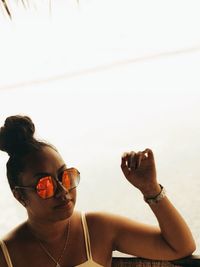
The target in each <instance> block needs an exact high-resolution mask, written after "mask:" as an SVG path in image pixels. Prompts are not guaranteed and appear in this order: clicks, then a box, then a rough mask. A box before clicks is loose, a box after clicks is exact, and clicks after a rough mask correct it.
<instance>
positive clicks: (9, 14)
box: [1, 0, 12, 19]
mask: <svg viewBox="0 0 200 267" xmlns="http://www.w3.org/2000/svg"><path fill="white" fill-rule="evenodd" d="M1 2H2V4H3V7H4V8H5V10H6V13H7V14H8V16H9V17H10V19H12V16H11V13H10V10H9V8H8V5H7V3H6V0H1Z"/></svg>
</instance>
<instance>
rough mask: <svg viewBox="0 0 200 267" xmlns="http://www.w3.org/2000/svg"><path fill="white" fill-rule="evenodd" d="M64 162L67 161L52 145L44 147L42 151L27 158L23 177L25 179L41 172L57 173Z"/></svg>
mask: <svg viewBox="0 0 200 267" xmlns="http://www.w3.org/2000/svg"><path fill="white" fill-rule="evenodd" d="M63 164H65V162H64V160H63V159H62V157H61V156H60V154H59V153H58V152H57V151H55V150H54V149H52V148H50V147H44V148H43V149H42V150H41V151H38V152H35V153H33V154H29V155H28V156H27V157H26V158H25V169H24V171H23V173H22V175H21V179H22V181H25V180H27V179H28V178H29V179H30V177H33V176H34V175H35V174H36V173H40V172H46V173H52V174H56V172H57V170H58V169H59V168H60V167H61V166H62V165H63Z"/></svg>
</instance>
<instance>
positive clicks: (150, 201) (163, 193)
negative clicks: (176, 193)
mask: <svg viewBox="0 0 200 267" xmlns="http://www.w3.org/2000/svg"><path fill="white" fill-rule="evenodd" d="M159 185H160V188H161V191H160V193H159V194H158V195H156V196H155V197H151V198H146V197H144V201H145V202H147V203H148V204H156V203H158V202H159V201H161V199H163V198H164V197H165V196H166V190H165V188H164V187H163V186H162V185H161V184H159Z"/></svg>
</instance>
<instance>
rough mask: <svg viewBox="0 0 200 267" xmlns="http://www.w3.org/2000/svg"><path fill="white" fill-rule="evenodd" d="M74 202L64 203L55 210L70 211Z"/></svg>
mask: <svg viewBox="0 0 200 267" xmlns="http://www.w3.org/2000/svg"><path fill="white" fill-rule="evenodd" d="M72 204H73V203H72V201H71V200H70V201H67V202H63V203H61V204H58V205H57V206H55V207H54V209H70V208H71V206H72Z"/></svg>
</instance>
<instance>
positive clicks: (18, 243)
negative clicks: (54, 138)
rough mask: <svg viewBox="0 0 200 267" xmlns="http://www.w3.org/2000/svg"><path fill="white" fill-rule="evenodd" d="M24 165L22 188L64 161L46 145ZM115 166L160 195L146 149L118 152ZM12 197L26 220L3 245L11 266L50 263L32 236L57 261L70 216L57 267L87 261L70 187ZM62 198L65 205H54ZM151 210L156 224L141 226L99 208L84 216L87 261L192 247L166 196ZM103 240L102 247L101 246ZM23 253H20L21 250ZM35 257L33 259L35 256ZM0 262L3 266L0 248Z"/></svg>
mask: <svg viewBox="0 0 200 267" xmlns="http://www.w3.org/2000/svg"><path fill="white" fill-rule="evenodd" d="M26 162H27V165H26V168H25V170H24V171H23V173H22V174H21V182H22V184H23V185H24V186H32V185H34V182H35V179H36V178H33V177H34V175H35V174H36V173H38V172H48V173H50V174H51V175H53V176H54V177H56V176H57V175H58V174H59V172H60V171H61V170H62V169H61V167H62V166H63V165H64V164H65V162H64V160H63V159H62V157H61V156H60V155H59V154H58V152H56V151H55V150H53V149H52V148H49V147H45V148H43V150H42V151H41V152H38V153H35V154H33V155H29V156H28V157H27V159H26ZM121 168H122V171H123V173H124V176H125V177H126V179H127V180H128V181H129V182H130V183H131V184H132V185H133V187H136V188H138V189H139V190H140V191H141V193H142V194H143V195H144V196H145V197H147V198H148V197H153V196H156V195H157V194H159V193H160V190H161V189H160V186H159V184H158V182H157V178H156V169H155V163H154V157H153V153H152V151H151V150H150V149H146V150H145V151H142V152H138V153H134V152H129V153H125V154H124V155H123V156H122V161H121ZM13 194H14V196H15V198H16V199H17V200H18V201H19V202H20V203H21V204H22V205H23V206H25V208H26V210H27V213H28V219H27V221H25V222H24V223H22V224H21V225H19V226H18V227H17V228H15V229H14V230H13V231H12V232H11V233H9V234H8V235H7V236H6V237H5V238H4V241H5V242H6V245H7V246H8V250H9V252H10V256H11V259H12V262H13V266H14V267H25V266H26V267H27V263H28V264H29V267H33V266H34V267H35V266H36V264H37V267H44V266H48V267H51V266H52V267H55V263H54V262H53V261H52V260H51V259H50V258H49V256H47V255H46V253H45V252H44V250H42V249H41V247H40V245H39V243H38V240H37V239H36V238H35V236H37V237H38V238H39V239H40V240H41V242H42V243H43V245H45V247H46V248H47V249H48V251H50V252H51V254H52V255H53V257H54V258H55V259H58V258H59V256H60V252H61V251H62V249H63V247H64V243H65V238H66V227H67V226H68V223H69V220H70V233H69V239H68V245H67V248H66V251H65V253H64V255H63V257H62V260H61V262H60V263H61V266H65V267H68V266H69V267H70V266H76V265H79V264H81V263H83V262H85V261H87V257H86V251H85V244H84V235H83V229H82V225H81V217H80V213H79V212H77V211H75V210H74V206H75V202H76V189H74V190H72V191H71V192H66V191H65V190H64V189H63V188H62V187H61V186H60V187H59V188H58V190H57V192H56V195H55V196H54V197H53V198H51V199H47V200H43V199H41V198H40V197H39V196H38V195H37V194H36V192H35V191H30V190H26V192H25V194H21V193H20V192H19V191H16V190H14V191H13ZM63 201H64V202H67V203H68V207H67V208H65V209H64V208H63V209H55V206H57V205H58V204H60V203H62V202H63ZM149 206H150V208H151V209H152V211H153V213H154V214H155V216H156V218H157V220H158V223H159V227H156V226H149V225H146V224H141V223H139V222H136V221H134V220H130V219H128V218H124V217H121V216H118V215H113V214H109V213H103V212H90V213H87V214H86V219H87V223H88V228H89V233H90V241H91V248H92V256H93V260H94V261H95V262H97V263H98V264H100V265H102V266H108V267H110V266H111V259H112V251H113V250H119V251H121V252H124V253H127V254H131V255H135V256H140V257H144V258H150V259H162V260H174V259H178V258H182V257H185V256H188V255H190V254H192V253H193V252H194V250H195V249H196V247H195V242H194V239H193V237H192V234H191V232H190V230H189V228H188V226H187V224H186V222H185V221H184V219H183V218H182V217H181V215H180V214H179V213H178V211H177V210H176V209H175V207H174V206H173V205H172V204H171V202H170V201H169V199H168V198H167V197H165V198H163V199H162V200H161V201H160V202H158V203H157V204H155V205H149ZM102 244H103V246H102ZM22 252H23V254H22ZM36 259H37V260H36ZM0 266H2V267H7V265H6V262H5V259H4V256H3V255H2V251H1V250H0Z"/></svg>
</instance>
